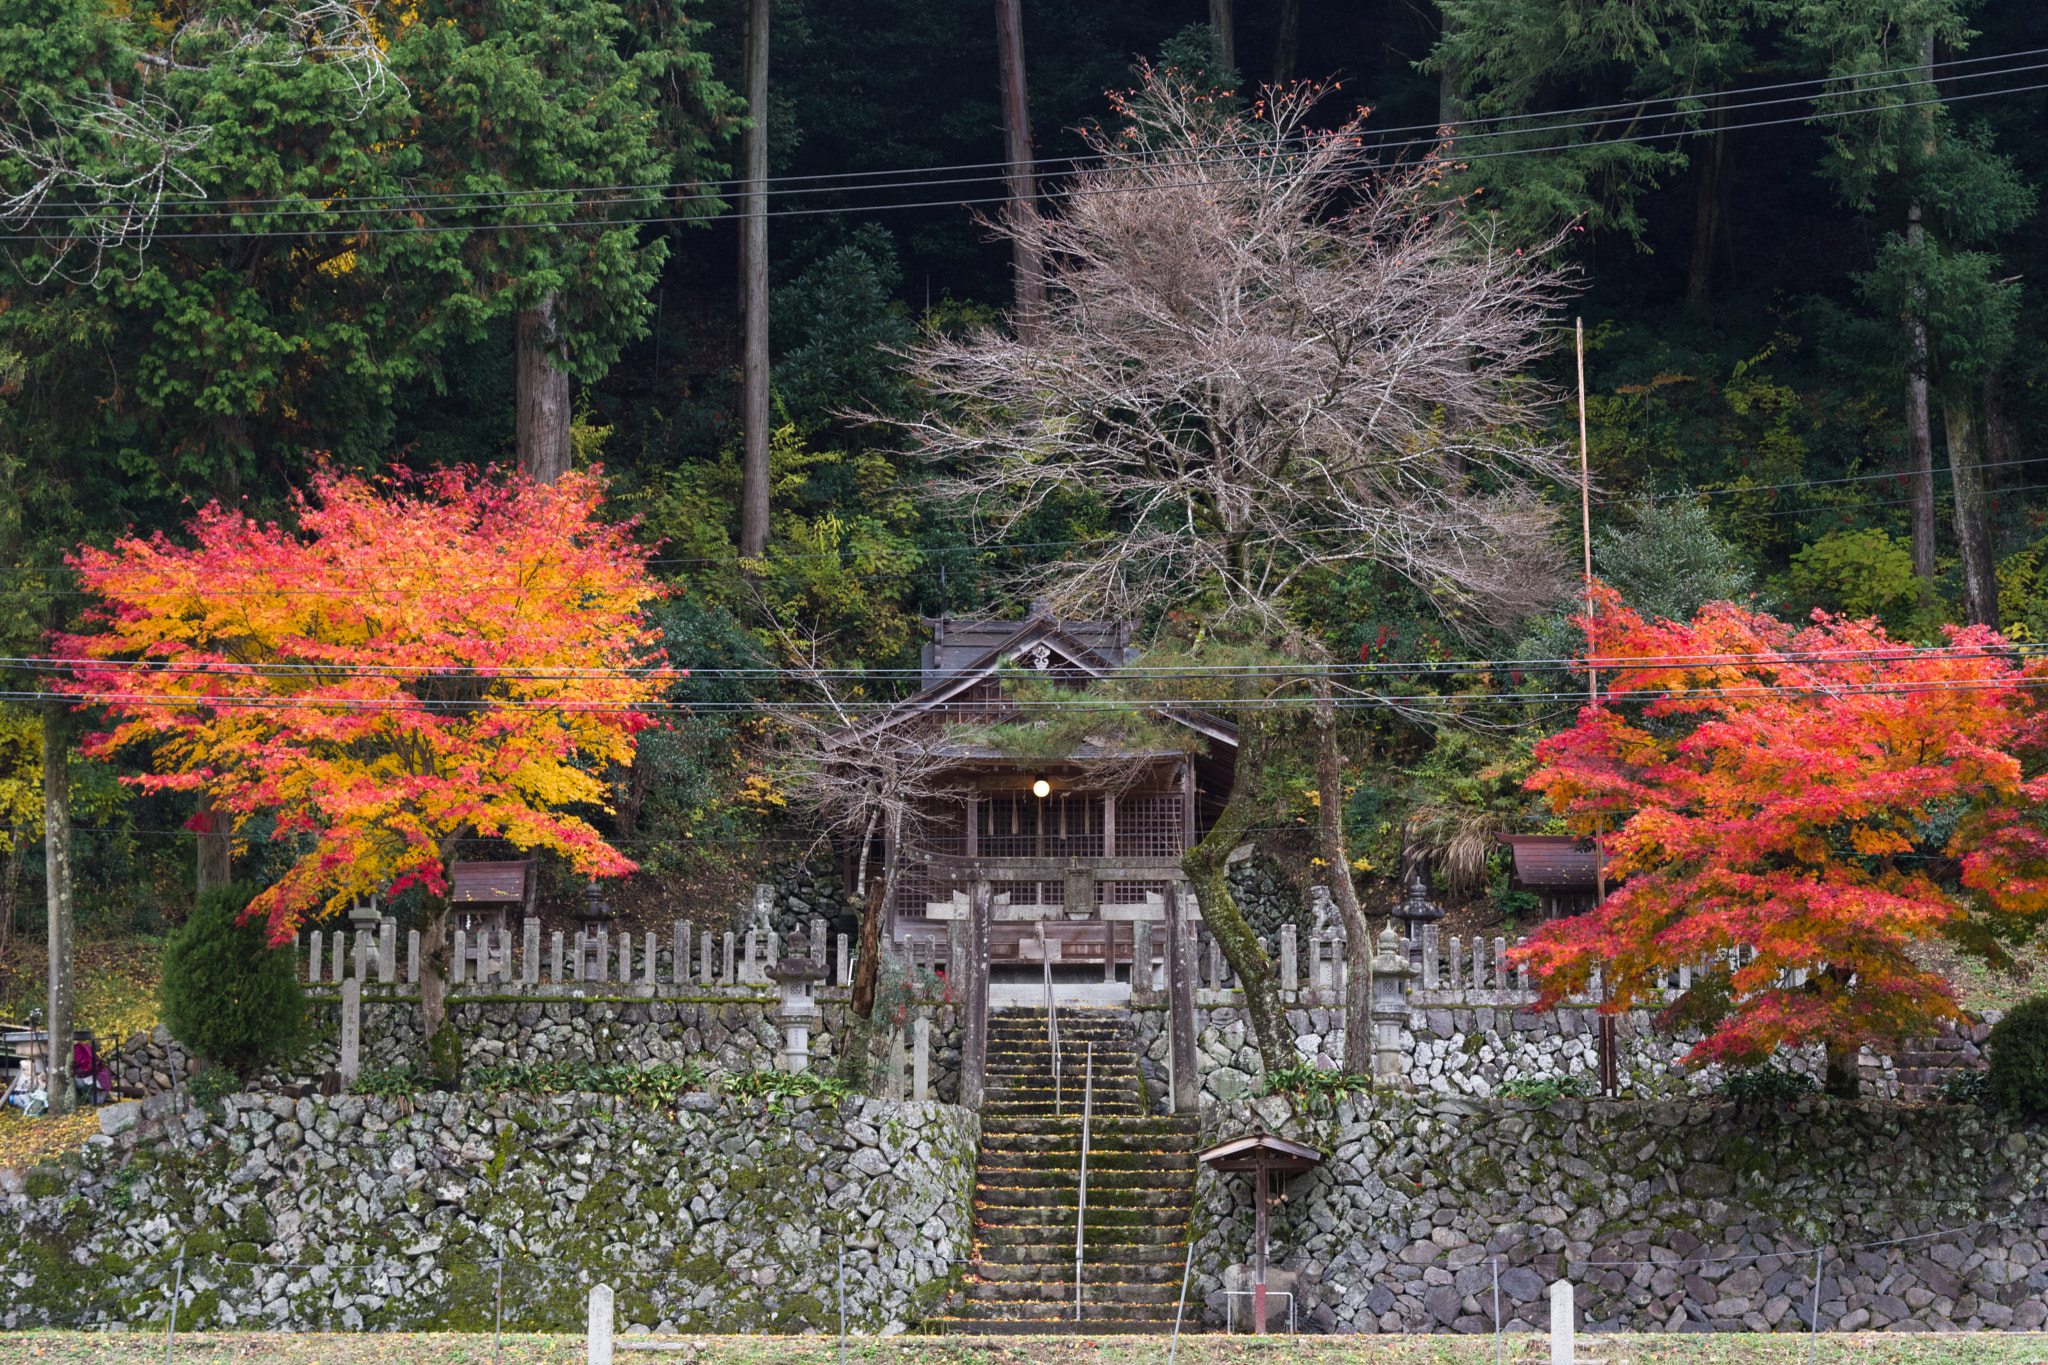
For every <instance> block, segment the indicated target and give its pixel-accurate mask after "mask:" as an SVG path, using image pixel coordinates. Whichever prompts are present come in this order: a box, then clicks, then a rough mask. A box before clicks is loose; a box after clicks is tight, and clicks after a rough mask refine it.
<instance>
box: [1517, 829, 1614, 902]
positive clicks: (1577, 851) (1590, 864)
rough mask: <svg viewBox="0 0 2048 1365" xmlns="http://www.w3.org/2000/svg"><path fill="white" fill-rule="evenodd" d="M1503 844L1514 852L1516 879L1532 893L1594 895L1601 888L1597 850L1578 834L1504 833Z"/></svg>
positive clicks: (1609, 859)
mask: <svg viewBox="0 0 2048 1365" xmlns="http://www.w3.org/2000/svg"><path fill="white" fill-rule="evenodd" d="M1500 841H1501V842H1502V843H1504V844H1506V845H1507V846H1508V847H1509V848H1510V849H1512V850H1514V858H1515V880H1516V881H1518V882H1520V883H1521V884H1522V885H1523V886H1526V887H1528V888H1530V889H1531V890H1544V891H1585V892H1592V891H1597V890H1598V888H1599V885H1600V876H1599V868H1598V864H1597V863H1596V861H1595V859H1594V855H1593V850H1592V849H1591V848H1588V847H1585V845H1586V843H1587V842H1588V841H1587V840H1584V839H1581V838H1579V837H1578V836H1577V835H1575V834H1503V835H1502V836H1501V839H1500ZM1599 861H1600V862H1608V861H1612V859H1611V857H1607V858H1602V859H1600V860H1599Z"/></svg>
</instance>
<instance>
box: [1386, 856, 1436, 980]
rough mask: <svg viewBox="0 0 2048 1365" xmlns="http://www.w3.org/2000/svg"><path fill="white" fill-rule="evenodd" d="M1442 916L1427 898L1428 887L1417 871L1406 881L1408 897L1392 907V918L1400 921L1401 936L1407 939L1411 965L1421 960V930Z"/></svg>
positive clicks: (1418, 963)
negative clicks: (1413, 876) (1412, 877)
mask: <svg viewBox="0 0 2048 1365" xmlns="http://www.w3.org/2000/svg"><path fill="white" fill-rule="evenodd" d="M1443 917H1444V912H1443V910H1442V909H1441V908H1439V907H1438V906H1436V905H1435V904H1433V903H1432V902H1431V901H1430V899H1429V888H1428V887H1426V886H1424V885H1423V884H1422V877H1421V875H1420V874H1419V873H1418V874H1417V875H1416V876H1415V878H1414V879H1413V880H1411V881H1410V882H1409V883H1408V899H1407V900H1405V901H1402V902H1401V903H1400V904H1399V905H1398V906H1396V907H1394V918H1395V919H1397V920H1399V921H1401V937H1403V938H1405V939H1406V940H1408V959H1409V962H1410V964H1411V965H1416V966H1419V965H1420V963H1421V960H1422V930H1423V928H1424V926H1426V925H1431V924H1435V923H1436V922H1437V921H1438V920H1440V919H1442V918H1443Z"/></svg>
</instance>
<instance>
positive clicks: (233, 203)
mask: <svg viewBox="0 0 2048 1365" xmlns="http://www.w3.org/2000/svg"><path fill="white" fill-rule="evenodd" d="M2044 67H2048V63H2043V62H2032V63H2027V64H2024V65H2018V66H2009V67H2000V68H1998V69H1996V70H1988V71H1976V72H1965V73H1963V74H1962V75H1961V76H1959V77H1957V78H1956V79H1961V80H1981V79H1985V78H1987V77H1992V76H2010V75H2017V74H2019V73H2020V72H2024V71H2039V70H2041V69H2043V68H2044ZM1914 69H1916V70H1917V69H1919V68H1914ZM1929 83H1930V82H1929V81H1928V80H1926V79H1924V78H1922V79H1915V80H1908V81H1899V82H1896V83H1894V84H1891V85H1882V86H1868V87H1862V88H1860V89H1857V90H1843V91H1823V92H1821V93H1820V94H1818V95H1814V96H1807V95H1787V96H1782V97H1780V98H1777V99H1769V100H1754V101H1750V102H1748V103H1728V102H1726V99H1725V97H1726V96H1729V95H1742V94H1745V93H1748V92H1747V91H1745V90H1742V89H1735V90H1729V91H1724V92H1722V95H1723V100H1722V102H1721V103H1719V104H1717V105H1716V106H1715V107H1714V110H1713V111H1712V112H1717V113H1721V114H1727V113H1730V112H1739V111H1742V110H1746V109H1761V108H1766V107H1771V106H1776V105H1780V104H1792V103H1798V102H1802V101H1805V100H1808V99H1824V98H1832V97H1838V96H1846V95H1851V94H1855V95H1869V94H1881V93H1884V92H1885V91H1890V90H1908V89H1918V88H1921V87H1923V86H1925V85H1927V84H1929ZM1952 98H1954V97H1952ZM1889 107H1891V106H1879V107H1877V108H1874V109H1868V110H1861V111H1846V112H1864V113H1877V112H1882V111H1883V110H1884V109H1885V108H1889ZM1618 108H1619V110H1620V111H1621V112H1632V111H1634V109H1635V106H1633V105H1625V106H1619V107H1618ZM1706 112H1709V111H1707V110H1703V109H1702V110H1671V111H1669V112H1665V113H1656V114H1635V115H1634V117H1637V118H1641V119H1671V118H1696V117H1698V116H1700V115H1701V114H1702V113H1706ZM1526 117H1527V119H1528V120H1529V121H1528V122H1527V123H1526V124H1525V125H1524V126H1520V127H1514V128H1499V129H1494V130H1491V131H1480V132H1475V133H1460V134H1458V135H1457V137H1456V139H1455V141H1456V142H1457V143H1460V144H1462V143H1465V142H1468V141H1476V140H1481V139H1487V138H1518V137H1529V136H1544V135H1549V134H1554V133H1565V132H1572V131H1574V130H1577V129H1581V128H1599V127H1605V126H1607V124H1608V123H1609V122H1611V120H1609V119H1605V118H1602V119H1594V120H1588V121H1584V122H1579V123H1548V122H1543V120H1544V119H1546V118H1550V117H1554V116H1552V115H1540V114H1539V115H1529V116H1526ZM1735 126H1737V127H1742V126H1745V125H1740V124H1738V125H1735ZM1386 131H1393V130H1386ZM1698 131H1699V130H1695V129H1684V130H1664V131H1661V132H1659V133H1657V134H1654V136H1660V137H1664V136H1671V137H1676V136H1694V135H1697V134H1698ZM1325 136H1331V135H1326V134H1306V135H1303V139H1302V140H1303V142H1304V145H1308V144H1309V143H1311V142H1312V141H1313V140H1314V139H1315V138H1317V137H1325ZM1291 140H1293V139H1290V141H1291ZM1614 141H1615V139H1606V138H1602V139H1596V140H1593V141H1590V142H1583V143H1575V144H1572V145H1574V146H1579V147H1602V146H1607V145H1610V144H1611V143H1613V142H1614ZM1239 146H1240V144H1237V143H1206V144H1202V145H1199V146H1197V147H1193V148H1188V149H1184V151H1180V152H1174V153H1169V154H1167V155H1163V156H1145V155H1143V154H1142V153H1109V154H1106V155H1103V156H1101V157H1099V158H1097V159H1099V161H1100V162H1101V164H1100V165H1099V166H1091V167H1087V168H1077V169H1076V170H1075V172H1074V174H1077V175H1087V174H1095V173H1100V172H1103V171H1109V170H1115V169H1130V168H1133V167H1136V168H1142V169H1143V170H1146V171H1156V170H1160V169H1169V170H1170V169H1178V168H1181V167H1186V166H1201V165H1207V164H1209V161H1208V158H1207V157H1205V156H1203V155H1201V154H1202V153H1205V152H1216V151H1221V152H1225V153H1228V152H1231V151H1234V150H1237V149H1238V148H1239ZM1081 159H1082V158H1079V157H1076V158H1071V160H1074V161H1075V162H1077V163H1078V162H1079V161H1080V160H1081ZM1448 159H1451V160H1469V159H1471V158H1470V157H1469V156H1466V155H1463V154H1458V155H1454V156H1452V157H1450V158H1448ZM1041 173H1042V174H1043V172H1041ZM875 174H905V175H926V174H929V172H926V171H916V170H906V171H903V172H875ZM1004 174H1005V173H991V174H988V175H974V176H958V177H953V178H949V179H938V180H933V179H915V180H894V181H884V182H882V183H878V184H872V185H858V186H842V185H818V186H805V187H795V188H787V189H776V188H770V189H768V190H766V191H764V194H765V196H766V197H767V198H771V199H772V198H780V197H784V196H793V195H817V194H845V193H851V192H855V191H874V190H897V189H933V188H937V187H940V186H946V185H980V184H986V183H988V182H990V181H997V180H1001V179H1003V178H1004ZM721 183H723V182H721ZM733 183H735V184H737V185H739V186H740V188H741V189H745V186H746V183H747V182H733ZM772 184H773V182H771V185H772ZM629 190H656V191H661V192H660V193H654V194H633V195H624V192H625V191H629ZM674 190H692V191H693V192H691V193H683V194H676V193H670V192H669V191H674ZM468 193H469V195H470V196H471V197H480V196H490V195H492V194H493V193H494V192H492V191H470V192H468ZM498 193H499V194H500V196H501V199H502V201H503V202H499V201H492V202H485V203H482V204H456V203H441V204H437V203H433V202H427V201H429V200H431V199H432V198H433V197H434V196H423V197H417V198H407V199H405V200H404V201H403V202H399V203H393V204H386V205H378V204H375V203H373V202H369V200H353V199H343V200H339V201H330V202H328V203H316V202H314V197H313V196H311V195H307V196H301V197H299V198H297V199H276V200H247V199H240V198H235V199H223V200H221V201H218V203H217V204H216V205H211V206H209V207H204V208H197V207H194V208H185V207H174V208H168V209H162V210H159V211H158V213H157V216H156V218H157V221H158V222H164V221H176V220H187V221H190V220H205V219H215V218H223V217H228V218H232V217H240V216H244V210H243V207H242V206H243V205H247V204H257V203H268V204H275V205H279V206H280V207H277V208H273V209H271V210H270V211H269V212H268V213H267V214H261V215H253V216H259V217H280V216H294V215H297V216H317V217H330V216H339V215H361V214H386V215H391V214H419V213H447V212H470V211H473V210H483V209H496V210H502V209H507V208H522V207H525V208H533V209H575V208H579V207H593V205H577V204H575V203H572V202H569V200H570V199H571V198H573V197H575V196H583V195H600V196H612V197H607V198H605V199H603V201H602V206H603V207H605V208H617V207H619V206H621V205H628V204H687V203H702V204H706V205H722V204H724V202H725V197H726V192H725V191H724V190H723V189H720V190H716V191H705V190H703V189H702V188H701V185H699V186H696V187H693V186H691V185H689V184H685V183H679V184H674V185H601V186H591V187H585V188H578V189H566V188H565V189H526V190H512V189H508V190H505V191H502V192H498ZM534 195H545V196H548V197H547V198H545V199H532V198H522V196H534ZM621 195H624V197H619V196H621ZM378 197H389V198H396V197H397V196H370V197H369V199H375V198H378ZM337 204H338V208H337ZM300 205H303V207H298V206H300ZM53 207H54V208H66V207H68V208H74V209H79V210H82V211H89V210H93V209H97V208H103V207H105V205H104V203H103V202H100V201H82V200H69V201H64V202H63V203H61V204H56V205H52V204H50V203H48V202H47V201H46V202H45V204H44V205H42V206H40V207H39V208H38V209H37V211H35V212H33V213H26V214H19V215H15V216H14V217H13V218H12V219H10V221H14V222H23V221H52V222H71V221H74V220H75V219H76V218H78V217H79V216H80V215H79V213H62V212H45V211H44V209H48V208H53ZM884 207H886V205H885V206H884ZM738 216H741V217H744V216H746V215H744V214H742V215H738ZM547 225H548V224H547V223H546V222H545V221H544V220H543V221H541V222H537V223H534V224H531V226H536V227H545V226H547ZM279 231H280V235H282V234H283V233H289V232H290V231H291V229H290V228H284V229H281V230H279ZM152 235H153V236H155V235H177V234H162V233H154V232H153V233H152Z"/></svg>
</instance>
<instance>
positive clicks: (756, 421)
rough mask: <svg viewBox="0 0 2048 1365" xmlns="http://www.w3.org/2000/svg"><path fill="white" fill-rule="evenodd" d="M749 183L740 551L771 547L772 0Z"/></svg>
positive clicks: (757, 37) (743, 239)
mask: <svg viewBox="0 0 2048 1365" xmlns="http://www.w3.org/2000/svg"><path fill="white" fill-rule="evenodd" d="M747 114H748V117H749V118H750V120H751V121H752V123H753V127H751V128H749V129H748V130H747V134H746V149H745V150H746V159H747V188H746V195H745V198H744V200H743V203H744V209H743V212H744V213H745V215H746V216H745V219H744V221H743V222H742V224H741V228H740V273H741V288H742V289H743V290H744V291H745V301H746V302H745V307H746V322H747V336H746V352H745V359H744V362H743V365H742V369H741V376H740V381H741V395H740V425H741V428H742V434H743V438H744V441H745V446H744V448H743V449H742V452H741V458H740V555H741V556H742V557H743V558H746V559H759V558H761V557H762V556H763V555H764V554H766V553H767V550H768V478H769V475H768V434H769V433H768V423H769V421H770V416H769V404H768V0H752V3H751V5H750V6H749V8H748V13H747Z"/></svg>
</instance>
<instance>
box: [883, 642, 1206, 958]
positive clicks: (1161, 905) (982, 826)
mask: <svg viewBox="0 0 2048 1365" xmlns="http://www.w3.org/2000/svg"><path fill="white" fill-rule="evenodd" d="M926 624H927V625H928V626H929V627H930V628H931V630H932V640H931V642H930V643H929V644H927V645H926V646H925V647H924V652H923V673H922V679H923V682H924V687H923V690H921V691H920V692H918V694H917V695H915V696H913V697H910V698H907V699H906V700H904V701H902V702H900V703H898V704H897V705H895V706H893V707H891V708H890V709H889V710H888V711H887V712H885V713H883V714H882V715H881V716H879V717H877V718H876V719H875V720H874V721H872V722H870V723H869V724H868V725H866V726H864V727H861V728H860V729H859V730H858V731H847V732H843V733H844V734H845V736H846V740H847V742H846V747H847V749H848V750H849V751H851V750H852V749H854V748H855V747H860V748H863V749H866V750H868V751H870V752H872V749H873V741H874V738H875V736H876V735H878V734H894V735H898V736H901V743H902V744H903V745H905V746H917V745H928V744H936V745H939V746H943V747H941V748H940V749H939V750H938V752H939V753H941V754H942V755H944V756H945V757H947V758H948V759H949V760H952V762H953V765H954V766H953V767H952V769H951V777H950V780H949V782H948V786H949V787H950V788H951V790H950V791H948V792H946V793H945V794H944V795H943V796H938V797H934V798H933V799H931V800H929V801H928V802H926V803H925V809H924V810H923V813H922V814H923V818H922V819H920V820H918V821H917V822H916V824H917V825H918V826H919V828H918V829H917V831H916V833H915V834H914V835H911V836H909V837H908V838H907V839H906V843H907V844H908V847H906V848H905V849H904V850H903V853H904V856H903V858H902V859H901V860H900V862H899V865H898V867H899V870H898V875H897V878H896V892H895V895H894V896H893V897H892V899H891V904H890V906H889V916H890V918H889V929H888V932H889V934H890V936H891V937H892V939H894V940H895V941H897V942H903V941H906V940H909V939H913V938H930V937H935V936H942V935H943V934H944V933H945V923H944V922H945V921H949V920H955V919H963V918H965V916H966V914H967V907H968V899H969V895H970V894H971V891H972V888H973V885H974V883H976V882H978V881H986V882H989V883H990V884H991V888H992V892H993V895H994V902H995V904H994V913H993V918H994V920H995V921H996V922H995V924H994V926H993V932H992V934H991V939H990V944H989V960H990V963H991V966H992V967H1015V966H1020V965H1022V964H1024V963H1025V962H1027V961H1028V962H1029V963H1031V964H1032V965H1033V966H1034V968H1035V967H1036V966H1037V964H1039V963H1040V961H1041V953H1042V954H1043V956H1045V957H1051V958H1052V959H1053V961H1054V963H1056V964H1065V965H1068V966H1088V967H1093V968H1094V969H1096V970H1097V971H1099V972H1101V973H1102V974H1103V976H1104V977H1105V978H1106V979H1111V980H1114V979H1118V976H1119V971H1120V969H1122V968H1127V967H1128V966H1129V965H1130V964H1131V959H1132V953H1133V950H1134V947H1135V944H1136V939H1137V934H1136V931H1135V929H1134V927H1133V926H1132V924H1131V921H1134V920H1141V919H1143V920H1154V921H1160V922H1163V921H1164V919H1165V916H1166V900H1167V888H1168V886H1170V885H1173V884H1176V883H1182V882H1183V881H1184V874H1183V873H1182V871H1181V867H1180V858H1181V855H1182V854H1183V853H1185V852H1186V851H1187V849H1188V848H1190V847H1191V846H1192V845H1193V844H1194V842H1195V841H1196V840H1197V839H1199V838H1200V837H1201V834H1202V832H1203V831H1204V830H1205V829H1207V828H1208V827H1209V825H1210V824H1212V823H1213V822H1214V821H1215V819H1216V817H1217V816H1218V815H1219V814H1220V813H1221V812H1222V809H1223V806H1224V804H1225V803H1226V802H1228V800H1229V799H1230V789H1231V784H1232V781H1233V780H1234V778H1235V774H1236V766H1237V728H1236V727H1235V726H1234V725H1231V724H1229V723H1228V722H1227V721H1224V720H1222V719H1220V718H1218V717H1216V716H1212V715H1209V714H1207V713H1204V712H1200V711H1196V710H1192V709H1189V708H1179V707H1163V708H1160V709H1159V712H1158V714H1159V716H1160V717H1161V718H1162V719H1164V720H1167V721H1170V722H1172V723H1173V724H1174V725H1177V726H1180V727H1183V728H1185V729H1186V730H1187V731H1189V732H1190V743H1189V745H1188V747H1187V748H1186V749H1184V750H1163V751H1161V752H1159V753H1156V754H1151V753H1148V754H1133V753H1125V754H1118V755H1115V756H1114V757H1115V759H1116V760H1117V762H1118V764H1119V766H1120V768H1121V769H1122V771H1123V775H1124V777H1125V778H1129V777H1130V774H1131V771H1132V765H1133V764H1135V765H1136V767H1137V769H1138V774H1137V777H1136V780H1130V781H1126V780H1119V781H1117V782H1114V783H1106V782H1103V781H1101V780H1100V779H1099V778H1098V777H1096V776H1094V774H1099V773H1100V772H1101V770H1102V767H1103V760H1104V759H1106V758H1109V757H1111V756H1110V755H1105V754H1095V753H1092V752H1090V751H1089V750H1087V749H1086V748H1085V747H1084V748H1083V749H1082V750H1080V751H1077V752H1076V753H1074V754H1072V755H1070V756H1069V757H1068V758H1067V759H1066V760H1064V761H1048V762H1031V763H1026V762H1022V761H1020V760H1018V759H1015V758H1012V757H1010V756H1008V755H1005V754H1002V753H999V752H997V751H995V750H993V749H986V748H973V747H969V746H966V745H952V746H948V742H947V740H946V739H945V737H944V730H943V727H944V726H945V725H947V724H979V723H986V722H989V721H992V720H995V719H998V718H1000V717H1001V716H1003V715H1004V714H1005V713H1006V712H1007V711H1009V709H1010V706H1009V703H1008V701H1007V700H1006V699H1005V697H1004V694H1003V680H1002V678H1001V676H1000V673H1001V671H1002V670H1003V669H1004V668H1005V667H1008V668H1011V669H1019V668H1021V669H1028V670H1031V671H1033V672H1036V673H1040V674H1042V675H1044V676H1046V677H1048V678H1050V679H1051V680H1052V681H1053V682H1054V683H1055V684H1057V685H1060V686H1064V687H1071V688H1073V689H1075V690H1076V691H1080V690H1083V689H1085V688H1087V687H1088V686H1089V685H1090V684H1091V683H1093V682H1095V681H1097V680H1099V679H1102V678H1105V677H1107V676H1109V675H1111V674H1113V673H1115V672H1116V671H1117V670H1118V669H1121V668H1123V667H1125V666H1126V665H1128V664H1130V663H1132V662H1134V661H1135V659H1136V656H1137V651H1136V650H1135V649H1134V648H1133V647H1132V646H1131V644H1130V627H1129V624H1128V623H1126V622H1102V621H1066V620H1062V619H1060V618H1059V617H1057V616H1055V615H1053V614H1051V613H1050V612H1049V611H1047V610H1045V609H1044V608H1043V607H1042V606H1041V605H1039V604H1034V605H1033V608H1032V611H1031V613H1030V614H1029V615H1028V616H1027V617H1026V618H1025V619H1023V620H1021V621H956V620H953V619H952V618H950V617H940V618H938V619H937V620H928V621H927V622H926ZM856 739H857V740H858V741H859V743H858V746H856V743H855V741H856ZM884 856H885V857H886V856H888V850H886V849H885V850H884ZM1041 944H1043V945H1044V947H1043V948H1042V949H1041V947H1040V945H1041ZM1163 946H1164V939H1163V935H1156V934H1155V935H1154V936H1153V948H1154V955H1155V960H1156V959H1157V954H1158V952H1159V951H1161V950H1162V949H1163Z"/></svg>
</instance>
